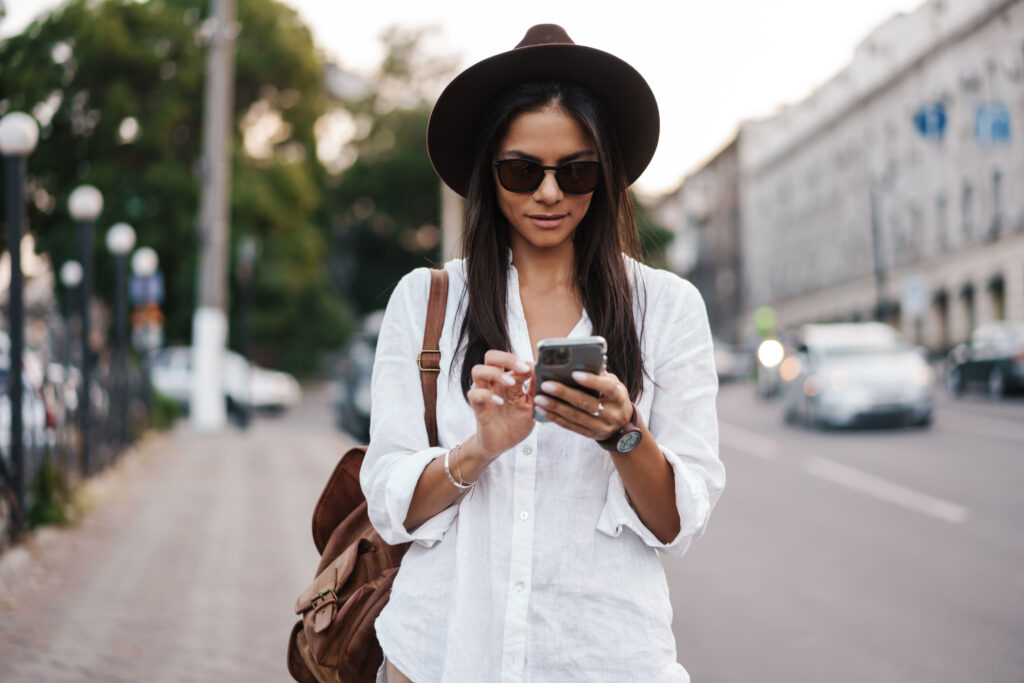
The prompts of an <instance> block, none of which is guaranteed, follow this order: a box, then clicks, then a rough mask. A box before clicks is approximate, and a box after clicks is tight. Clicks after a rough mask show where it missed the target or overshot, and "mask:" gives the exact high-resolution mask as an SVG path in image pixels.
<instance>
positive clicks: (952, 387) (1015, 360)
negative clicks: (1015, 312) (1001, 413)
mask: <svg viewBox="0 0 1024 683" xmlns="http://www.w3.org/2000/svg"><path fill="white" fill-rule="evenodd" d="M971 388H980V389H983V390H985V391H987V392H988V395H989V396H991V397H992V398H999V397H1001V396H1003V395H1004V394H1007V393H1009V392H1011V391H1020V390H1022V389H1024V322H1007V321H1005V320H1001V321H998V322H993V323H987V324H985V325H981V326H979V327H978V328H977V329H975V330H974V332H972V333H971V339H970V341H969V342H967V343H966V344H958V345H957V346H955V347H953V350H952V351H950V352H949V355H948V356H947V357H946V389H947V390H948V391H949V393H950V394H952V395H953V396H959V395H961V394H963V393H964V391H966V390H968V389H971Z"/></svg>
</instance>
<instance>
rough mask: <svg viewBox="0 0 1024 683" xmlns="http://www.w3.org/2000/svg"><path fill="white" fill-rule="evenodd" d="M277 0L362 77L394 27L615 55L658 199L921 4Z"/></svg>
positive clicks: (13, 23)
mask: <svg viewBox="0 0 1024 683" xmlns="http://www.w3.org/2000/svg"><path fill="white" fill-rule="evenodd" d="M239 1H241V2H244V1H245V0H239ZM285 1H286V2H287V4H289V5H291V6H293V7H295V8H296V9H297V10H298V11H299V13H300V14H301V15H302V16H303V17H304V18H305V19H306V20H307V22H308V23H309V25H310V26H311V27H312V30H313V36H314V40H315V41H316V42H317V45H318V46H319V47H320V48H321V49H322V50H323V51H324V52H325V53H326V54H328V55H330V56H331V57H333V58H334V59H335V60H336V61H338V62H339V63H340V64H341V65H342V66H343V67H344V68H346V69H349V70H352V71H356V72H366V73H369V72H370V71H372V69H373V67H374V66H375V65H376V64H377V63H378V62H379V60H380V58H381V56H382V53H381V48H380V43H379V41H378V35H379V34H380V33H381V31H382V30H383V29H384V28H386V27H388V26H390V25H393V24H401V25H405V26H425V25H435V26H437V27H438V31H437V32H435V33H434V34H432V37H431V40H430V42H429V43H428V44H427V47H428V49H430V50H431V51H433V52H437V53H439V54H452V55H457V56H459V57H460V58H461V64H462V66H463V67H465V66H469V65H471V64H473V63H475V62H477V61H479V60H481V59H484V58H486V57H489V56H491V55H493V54H497V53H498V52H504V51H506V50H509V49H512V48H513V47H515V45H516V43H518V42H519V41H520V39H522V37H523V35H524V34H525V33H526V30H527V29H528V28H529V27H530V26H532V25H533V24H539V23H555V24H560V25H561V26H563V27H564V28H565V29H566V31H567V32H568V33H569V35H570V36H571V37H572V39H573V40H574V41H575V42H576V43H579V44H581V45H589V46H591V47H596V48H598V49H601V50H605V51H607V52H611V53H613V54H615V55H616V56H618V57H621V58H622V59H624V60H626V61H627V62H629V63H630V64H632V65H633V66H634V67H635V68H636V69H637V70H638V71H639V72H640V73H641V74H643V76H644V77H645V78H646V79H647V81H648V83H649V84H650V85H651V88H652V90H653V91H654V94H655V97H656V98H657V99H658V104H659V108H660V111H661V138H660V142H659V146H658V151H657V152H656V153H655V156H654V159H653V160H652V162H651V164H650V166H649V167H648V169H647V171H645V172H644V174H643V175H642V176H640V179H639V180H638V182H637V189H639V190H640V191H641V192H643V193H645V194H657V193H661V192H668V191H671V190H673V189H674V188H675V187H677V186H678V185H679V183H680V182H681V181H682V180H683V178H684V177H685V176H686V175H687V174H688V173H690V172H692V171H694V170H696V169H697V168H698V167H699V166H700V164H701V163H702V161H704V160H706V159H707V158H709V157H710V156H712V155H713V154H714V153H715V151H716V150H718V149H720V148H721V147H722V146H724V145H725V144H726V143H727V142H728V141H729V140H730V139H731V136H732V135H733V134H734V133H735V131H736V129H737V127H738V125H739V124H740V122H741V121H743V120H746V119H750V118H760V117H764V116H768V115H770V114H772V113H773V112H775V111H777V110H778V108H779V107H780V106H782V105H784V104H793V103H796V102H799V101H800V100H802V99H804V98H805V97H806V96H807V95H808V94H810V92H811V91H812V90H813V89H814V88H815V87H816V86H818V85H820V84H822V83H824V82H825V81H827V80H828V79H829V78H830V77H831V76H833V75H834V74H836V73H837V72H838V71H839V70H841V69H842V68H843V67H844V66H845V65H846V64H847V63H848V62H849V61H850V59H851V58H852V56H853V51H854V49H855V48H856V46H857V44H858V43H860V42H861V41H862V40H863V39H864V38H865V37H866V36H867V34H868V33H869V32H870V31H871V30H872V29H874V28H875V27H877V26H878V25H880V24H881V23H883V22H884V21H885V20H886V19H888V18H889V17H891V16H893V15H894V14H896V13H898V12H901V11H902V12H911V11H913V10H914V9H916V8H917V7H919V6H920V5H921V4H923V1H924V0H838V1H835V0H703V1H701V2H697V1H695V0H674V1H672V0H670V1H666V0H627V2H614V3H613V2H602V1H600V0H561V1H558V2H555V1H553V0H545V1H540V0H517V1H516V2H515V3H511V4H508V5H502V4H500V3H493V2H482V1H481V0H448V1H445V0H438V1H435V2H423V0H390V1H389V0H375V1H373V2H366V1H365V0H364V1H362V2H345V1H344V0H285ZM0 2H2V3H3V4H6V6H7V18H6V19H5V20H4V21H3V23H2V24H0V34H3V35H8V34H12V33H17V32H19V31H20V30H21V29H22V28H24V26H25V25H26V24H28V23H29V22H30V21H31V20H32V19H33V18H35V17H36V16H38V15H39V14H40V13H42V12H44V11H46V10H47V9H49V8H52V7H54V6H56V5H58V4H59V3H60V0H0ZM424 153H425V151H424Z"/></svg>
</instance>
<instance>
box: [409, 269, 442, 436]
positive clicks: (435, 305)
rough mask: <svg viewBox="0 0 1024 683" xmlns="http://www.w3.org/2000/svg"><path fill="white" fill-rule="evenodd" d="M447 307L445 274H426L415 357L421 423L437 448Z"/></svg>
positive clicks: (434, 272)
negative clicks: (427, 294) (422, 321)
mask: <svg viewBox="0 0 1024 683" xmlns="http://www.w3.org/2000/svg"><path fill="white" fill-rule="evenodd" d="M447 306H448V273H447V272H446V271H445V270H444V269H443V268H440V269H439V268H433V269H431V271H430V299H429V301H428V303H427V323H426V325H424V328H423V349H422V350H421V351H420V352H419V354H418V355H417V358H416V363H417V364H418V365H419V368H420V383H421V384H422V386H423V421H424V423H425V424H426V427H427V437H428V438H429V439H430V445H431V446H437V445H439V444H438V439H437V376H438V374H440V372H441V329H442V328H443V327H444V314H445V309H446V308H447Z"/></svg>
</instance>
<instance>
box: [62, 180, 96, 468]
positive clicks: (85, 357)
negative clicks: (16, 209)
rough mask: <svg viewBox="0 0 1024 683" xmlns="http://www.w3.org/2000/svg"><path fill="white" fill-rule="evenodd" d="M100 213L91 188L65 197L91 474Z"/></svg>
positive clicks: (81, 417)
mask: <svg viewBox="0 0 1024 683" xmlns="http://www.w3.org/2000/svg"><path fill="white" fill-rule="evenodd" d="M101 211H103V195H102V194H100V191H99V190H97V189H96V188H95V187H93V186H92V185H80V186H78V187H76V188H75V189H74V190H73V191H72V192H71V196H69V197H68V213H70V214H71V218H72V219H74V221H75V224H76V226H77V230H78V262H79V263H80V264H81V265H82V285H81V290H80V291H79V293H78V306H79V309H78V313H79V316H80V317H79V323H80V325H79V330H80V334H81V346H82V359H81V366H80V370H81V373H82V384H81V386H80V394H79V397H78V421H79V426H80V428H81V430H82V471H83V473H84V474H85V475H87V476H88V475H89V474H92V457H91V453H92V444H91V441H90V430H91V424H92V418H91V413H90V411H91V408H92V403H91V401H90V400H89V396H90V391H91V381H92V356H91V354H90V353H89V335H90V334H91V332H90V325H89V302H90V301H91V300H92V281H93V269H92V266H93V264H92V224H93V221H95V220H96V218H97V217H98V216H99V215H100V212H101Z"/></svg>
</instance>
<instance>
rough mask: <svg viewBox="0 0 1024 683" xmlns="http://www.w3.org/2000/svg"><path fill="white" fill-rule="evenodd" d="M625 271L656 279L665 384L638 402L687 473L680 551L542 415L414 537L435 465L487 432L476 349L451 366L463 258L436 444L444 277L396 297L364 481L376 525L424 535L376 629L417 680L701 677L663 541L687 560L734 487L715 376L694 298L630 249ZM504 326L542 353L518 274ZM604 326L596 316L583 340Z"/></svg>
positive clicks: (612, 478)
mask: <svg viewBox="0 0 1024 683" xmlns="http://www.w3.org/2000/svg"><path fill="white" fill-rule="evenodd" d="M626 264H627V270H628V271H630V272H631V275H630V278H631V280H634V285H635V280H636V278H637V277H640V279H642V281H643V283H644V287H645V289H646V295H647V306H646V314H645V318H644V329H643V333H642V335H641V346H642V351H643V354H644V362H645V363H646V368H647V371H648V373H650V375H651V376H652V377H653V378H654V380H655V381H656V382H657V386H655V385H654V384H653V383H652V382H651V381H650V378H645V381H644V385H643V393H642V395H641V397H640V399H639V401H638V402H637V407H638V409H639V410H640V413H641V415H642V416H643V418H644V420H645V421H646V423H647V425H648V428H649V429H650V431H651V433H652V434H653V435H654V438H655V439H656V441H657V443H658V445H659V446H660V448H661V450H662V452H663V453H664V455H665V458H666V459H667V460H668V462H669V463H670V464H671V466H672V471H673V473H674V478H675V497H676V508H677V510H678V511H679V518H680V520H681V529H680V531H679V535H678V536H676V538H674V539H673V540H672V541H671V542H670V543H667V544H663V543H661V542H659V541H658V539H657V538H656V537H655V536H654V535H653V534H652V533H651V532H650V530H648V529H647V527H646V526H644V524H643V522H641V521H640V518H639V517H638V516H637V514H636V512H635V511H634V510H633V508H632V506H631V505H630V503H629V500H628V498H627V496H626V491H625V488H624V487H623V484H622V480H621V479H620V478H619V475H618V472H617V471H616V469H615V466H614V464H613V463H612V461H611V458H610V456H609V455H608V453H607V452H605V451H604V450H603V449H602V448H601V447H600V446H598V445H597V443H596V442H594V441H593V440H592V439H587V438H585V437H583V436H580V435H578V434H575V433H573V432H570V431H568V430H566V429H563V428H562V427H559V426H557V425H555V424H553V423H542V422H538V423H537V424H536V426H535V427H534V429H533V432H532V433H531V434H530V435H529V436H528V437H527V438H526V439H524V440H523V441H522V442H521V443H519V444H517V445H516V446H515V447H514V448H512V449H509V450H508V451H506V452H504V453H502V454H501V455H500V456H499V457H498V458H497V460H495V461H494V462H493V463H492V464H491V465H490V466H489V467H488V468H487V469H486V470H485V471H484V473H483V474H482V475H481V476H480V478H479V480H478V481H477V484H476V486H475V487H474V488H473V489H472V491H471V492H470V493H469V494H468V495H466V496H464V497H463V498H462V499H461V501H459V502H457V503H455V504H453V505H452V506H450V507H449V508H447V509H445V510H443V511H442V512H440V513H438V514H437V515H435V516H434V517H432V518H430V519H428V520H427V521H426V522H424V523H423V524H421V525H420V526H419V527H417V528H415V529H414V530H412V531H408V530H406V529H405V527H404V524H403V522H404V520H405V516H406V514H407V512H408V509H409V502H410V500H411V499H412V494H413V489H414V488H415V487H416V482H417V481H418V480H419V477H420V474H421V473H422V472H423V469H424V468H425V467H426V466H427V464H428V463H429V462H430V461H431V460H433V459H434V458H436V457H438V456H439V455H443V454H444V452H445V451H446V450H447V449H449V448H452V447H454V446H456V445H457V444H459V443H462V442H463V441H465V440H466V439H468V438H469V437H470V436H472V435H473V433H474V432H475V431H476V420H475V419H474V415H473V410H472V408H471V407H470V406H469V404H468V403H467V402H466V399H465V398H464V396H463V394H462V390H461V386H460V376H459V372H460V368H461V359H460V361H459V362H458V363H456V365H455V368H454V369H455V372H454V373H452V372H450V370H451V369H452V366H451V362H452V358H454V357H455V351H456V344H457V342H458V333H459V330H460V328H461V324H462V318H463V315H464V312H465V308H466V305H467V297H466V279H465V268H464V261H451V262H449V263H448V264H446V266H445V268H446V270H447V271H448V277H449V288H448V306H447V311H446V315H445V322H444V328H443V330H442V335H441V343H440V347H441V357H442V360H441V372H440V374H439V377H438V384H437V422H438V436H439V440H440V443H441V447H439V448H430V447H428V441H427V434H426V428H425V427H424V424H423V400H422V393H421V388H420V373H419V370H418V368H417V364H416V358H417V353H418V352H419V351H420V350H421V348H422V344H423V327H424V322H425V319H426V310H427V298H428V292H429V289H430V275H429V271H428V270H427V269H425V268H421V269H417V270H415V271H413V272H411V273H409V274H408V275H406V276H405V277H404V278H403V279H402V281H401V282H400V283H399V284H398V286H397V287H396V289H395V291H394V293H393V294H392V296H391V299H390V301H389V302H388V307H387V311H386V313H385V315H384V319H383V322H382V327H381V331H380V337H379V341H378V345H377V355H376V361H375V363H374V369H373V382H372V391H373V394H372V412H371V415H372V419H371V426H370V446H369V450H368V451H367V454H366V459H365V460H364V462H363V466H362V471H361V473H360V477H361V484H362V488H363V492H364V493H365V495H366V499H367V501H368V510H369V516H370V520H371V521H372V523H373V525H374V527H375V528H376V529H377V531H378V532H379V533H380V535H381V536H382V537H383V538H384V540H386V541H387V542H388V543H392V544H397V543H405V542H408V541H412V545H411V546H410V548H409V551H408V552H407V553H406V555H405V557H404V558H403V560H402V566H401V569H400V570H399V572H398V575H397V578H396V580H395V584H394V588H393V589H392V592H391V599H390V602H389V603H388V605H387V606H386V607H385V608H384V611H383V612H382V613H381V614H380V616H379V618H378V619H377V622H376V630H377V636H378V638H379V640H380V643H381V646H382V648H383V650H384V653H385V655H386V656H387V658H388V659H390V660H391V661H392V662H393V663H394V664H395V666H396V667H398V669H399V670H400V671H402V672H403V673H404V674H406V675H407V676H409V677H410V678H411V679H412V680H413V681H415V683H433V682H450V683H467V682H473V683H485V682H489V681H502V682H506V681H536V682H540V681H630V682H632V681H651V682H657V681H674V682H679V681H688V680H689V675H688V674H687V672H686V670H685V669H684V668H683V667H682V666H681V665H680V664H679V663H678V662H677V661H676V648H675V638H674V636H673V633H672V608H671V604H670V602H669V594H668V586H667V583H666V581H665V573H664V570H663V568H662V565H661V562H660V560H659V558H658V554H657V552H656V551H657V550H662V551H665V552H669V553H672V554H674V555H682V554H683V553H684V552H685V551H686V549H687V548H688V547H689V545H690V543H692V542H693V541H694V540H695V539H696V538H697V537H698V536H700V534H701V533H702V532H703V530H704V528H705V526H706V524H707V521H708V516H709V514H710V512H711V509H712V507H713V506H714V504H715V501H716V500H717V499H718V496H719V494H720V493H721V491H722V487H723V486H724V484H725V470H724V468H723V466H722V462H721V460H720V459H719V457H718V429H717V418H716V412H715V397H716V393H717V388H718V381H717V377H716V374H715V368H714V361H713V355H712V347H711V335H710V331H709V328H708V321H707V313H706V311H705V309H704V303H703V301H702V300H701V297H700V294H699V293H698V292H697V290H696V289H695V288H694V287H693V285H691V284H690V283H689V282H687V281H685V280H683V279H681V278H679V277H677V276H675V275H673V274H671V273H669V272H666V271H661V270H655V269H652V268H648V267H646V266H643V265H641V264H638V263H636V262H635V261H632V260H631V259H626ZM635 289H636V287H635V286H634V290H635ZM634 300H635V309H636V316H637V317H636V319H637V321H638V325H639V321H640V320H641V317H640V315H641V308H640V304H639V303H636V302H637V301H638V298H637V297H636V296H634ZM507 319H508V327H509V337H510V339H511V343H512V352H513V353H515V354H516V355H518V356H519V357H520V358H524V359H531V360H532V359H533V350H532V348H531V344H530V336H529V333H528V330H527V327H526V319H525V316H524V314H523V308H522V304H521V302H520V298H519V279H518V275H517V273H516V269H515V267H512V266H510V269H509V279H508V313H507ZM591 333H592V331H591V325H590V320H589V318H588V316H587V314H586V313H584V314H583V317H582V319H581V320H580V321H579V323H578V324H577V325H576V327H575V328H574V329H573V330H572V332H571V334H570V336H572V337H577V336H587V335H590V334H591ZM382 670H383V667H382ZM381 676H383V674H381ZM379 680H383V678H380V679H379Z"/></svg>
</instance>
